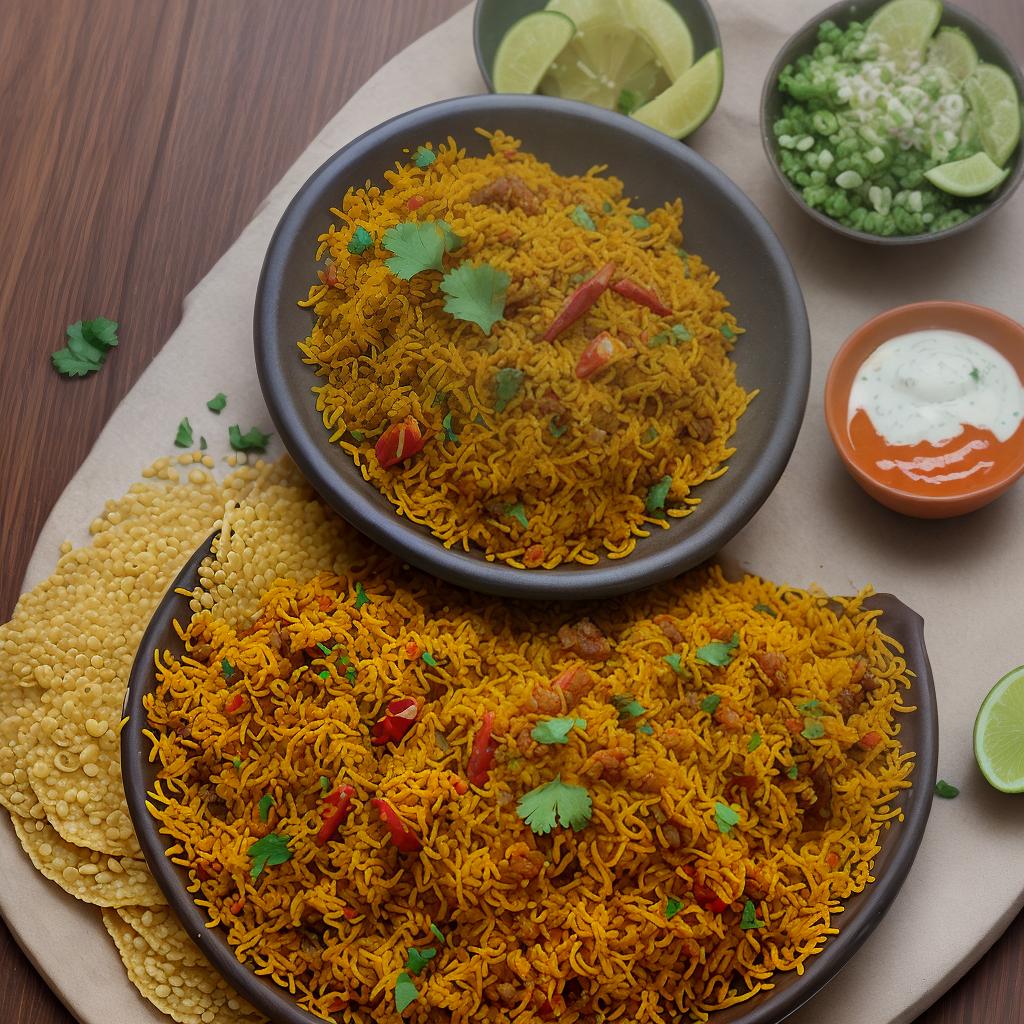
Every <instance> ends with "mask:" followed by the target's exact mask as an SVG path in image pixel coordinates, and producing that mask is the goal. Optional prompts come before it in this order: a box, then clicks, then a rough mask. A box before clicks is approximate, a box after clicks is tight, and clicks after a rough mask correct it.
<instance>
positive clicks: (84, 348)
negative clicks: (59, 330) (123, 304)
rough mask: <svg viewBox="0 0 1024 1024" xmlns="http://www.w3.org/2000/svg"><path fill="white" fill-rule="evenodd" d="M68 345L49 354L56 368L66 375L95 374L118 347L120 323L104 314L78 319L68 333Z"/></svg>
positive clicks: (68, 329)
mask: <svg viewBox="0 0 1024 1024" xmlns="http://www.w3.org/2000/svg"><path fill="white" fill-rule="evenodd" d="M65 333H66V334H67V339H68V341H67V346H66V347H65V348H62V349H58V350H57V351H56V352H54V353H53V354H52V355H51V356H50V361H51V362H52V363H53V367H54V369H55V370H56V371H57V372H58V373H61V374H63V375H64V376H65V377H84V376H86V374H89V373H95V372H96V371H97V370H98V369H99V368H100V367H101V366H102V365H103V363H104V362H105V361H106V358H107V354H108V353H109V351H110V350H111V349H112V348H116V346H117V323H116V322H115V321H113V320H108V319H107V318H106V317H104V316H99V317H96V319H95V320H78V321H76V322H75V323H73V324H71V325H70V326H69V327H68V328H67V330H66V332H65Z"/></svg>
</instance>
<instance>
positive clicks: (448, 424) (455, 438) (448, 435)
mask: <svg viewBox="0 0 1024 1024" xmlns="http://www.w3.org/2000/svg"><path fill="white" fill-rule="evenodd" d="M441 429H442V430H443V431H444V439H445V440H446V441H451V442H452V444H459V435H458V434H456V433H455V427H453V426H452V414H451V413H447V414H446V415H445V417H444V419H443V420H441Z"/></svg>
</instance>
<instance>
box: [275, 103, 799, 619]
mask: <svg viewBox="0 0 1024 1024" xmlns="http://www.w3.org/2000/svg"><path fill="white" fill-rule="evenodd" d="M478 126H483V127H485V128H490V129H495V128H503V129H505V130H506V131H508V132H510V133H512V134H513V135H516V136H519V137H520V138H522V139H523V143H524V146H525V148H526V149H528V150H530V151H531V152H533V153H536V154H537V155H538V156H540V157H541V158H542V159H544V160H547V161H550V162H551V164H552V165H553V166H554V168H555V170H556V171H559V172H560V173H563V174H576V173H582V172H584V171H586V170H587V169H589V168H590V167H593V166H594V165H595V164H603V163H607V164H608V165H609V169H610V172H611V173H612V174H615V175H618V176H619V177H621V178H622V179H623V180H624V181H625V183H626V190H627V192H628V193H629V194H630V195H633V196H636V197H638V199H639V201H640V203H641V204H643V205H644V206H656V205H659V204H661V203H663V202H665V201H666V200H669V199H673V198H675V197H677V196H680V195H681V196H682V197H683V201H684V203H685V206H686V219H685V224H684V229H685V236H686V246H687V248H688V249H690V250H692V251H693V252H695V253H699V254H700V255H701V256H702V257H703V258H704V260H705V262H706V263H708V264H709V265H710V266H711V267H713V268H714V269H715V270H716V271H718V273H719V274H720V275H721V278H722V284H721V287H722V290H723V291H724V292H725V294H726V296H727V297H728V298H729V300H730V302H731V303H732V309H733V312H735V314H736V317H737V319H738V320H739V322H740V323H741V324H742V325H743V326H744V327H745V328H746V329H747V333H746V334H744V335H743V338H742V340H741V341H740V342H739V343H738V344H737V346H736V350H735V355H734V358H735V361H736V372H737V376H738V378H739V382H740V383H741V384H742V385H743V386H744V387H745V388H747V389H753V388H758V389H760V394H759V395H758V396H757V398H756V399H755V400H754V401H753V402H752V403H751V405H750V408H749V409H748V410H747V412H746V413H745V414H744V416H743V418H742V419H741V420H740V424H739V428H738V430H737V432H736V435H735V438H734V441H733V444H734V445H735V447H736V454H735V455H734V456H733V457H732V458H731V459H730V460H729V471H728V472H727V473H726V474H725V475H724V476H723V477H721V478H720V479H718V480H715V481H713V482H710V483H708V484H705V485H704V486H702V487H701V488H700V489H699V492H698V493H699V494H700V497H701V498H702V503H701V505H700V507H699V508H698V510H697V511H696V512H695V513H694V514H693V515H691V516H688V517H686V518H685V519H680V520H676V521H674V522H673V523H672V525H671V527H670V528H669V529H667V530H655V531H654V532H653V535H652V536H651V537H649V538H647V539H645V540H642V541H640V542H639V543H638V544H637V547H636V550H635V551H634V552H633V553H632V554H631V555H630V556H629V557H628V558H623V559H620V560H617V561H609V560H607V559H602V560H601V562H600V563H599V564H597V565H595V566H590V567H583V566H578V565H565V566H560V567H558V568H557V569H552V570H532V571H531V570H526V569H514V568H511V567H509V566H506V565H504V564H502V563H501V562H488V561H487V560H486V559H485V557H484V555H483V554H482V552H479V551H473V552H470V553H467V552H463V551H457V550H450V551H449V550H446V549H445V548H444V547H443V546H442V544H441V542H440V541H438V540H437V539H435V538H434V537H433V536H432V535H431V534H430V533H429V532H428V531H427V530H426V529H425V528H424V527H421V526H417V525H415V524H413V523H410V522H409V520H408V519H406V518H404V517H400V516H399V515H398V514H397V513H396V512H395V509H394V508H393V507H392V505H391V504H390V503H389V502H388V501H387V499H386V498H385V497H384V496H383V495H382V494H380V492H378V491H377V490H376V489H375V488H374V487H372V486H371V485H370V484H368V483H366V481H364V480H363V478H362V476H361V475H360V473H359V470H358V469H357V468H356V466H355V465H354V464H353V462H352V460H351V458H350V457H349V456H348V455H346V454H345V453H344V452H343V451H342V450H341V449H340V448H339V447H338V446H337V445H333V444H331V443H330V442H329V441H328V435H327V431H326V430H325V429H324V426H323V423H322V422H321V419H320V416H319V414H318V413H317V411H316V407H315V404H314V398H313V395H312V394H311V391H310V389H311V387H312V386H313V384H314V382H315V380H316V378H315V377H314V375H313V373H312V371H311V370H310V368H309V367H308V366H306V365H305V364H303V363H302V361H301V359H300V356H299V351H298V348H297V347H296V343H297V341H298V340H299V339H301V338H303V337H305V336H306V335H307V334H308V333H309V330H310V326H311V322H312V321H311V314H310V313H309V311H307V310H304V309H300V308H299V307H298V305H297V304H296V303H297V300H299V299H300V298H303V297H304V296H305V295H306V294H307V291H308V288H309V285H310V282H311V281H314V280H315V277H314V274H315V271H316V269H317V265H316V264H315V263H314V261H313V256H314V253H315V248H316V238H317V235H318V234H320V233H321V232H322V231H323V230H324V229H325V227H326V226H327V225H328V223H329V222H330V220H331V216H330V213H329V207H330V206H331V205H332V204H335V203H337V202H338V201H339V200H340V199H341V197H342V196H344V194H345V192H346V190H347V189H348V188H349V187H350V186H352V185H360V184H363V183H364V182H366V181H367V180H368V179H369V180H373V181H378V182H382V181H383V172H384V171H385V170H386V169H387V168H388V167H389V166H391V165H393V164H394V162H395V160H397V159H398V158H399V157H400V155H401V153H402V149H403V148H405V147H411V148H415V147H416V146H418V145H420V144H421V143H423V142H425V141H427V140H433V141H435V142H436V141H438V140H439V139H444V138H446V137H447V136H448V135H452V136H454V137H455V139H456V140H457V141H458V142H459V144H460V145H463V146H466V147H467V148H468V149H469V150H470V151H471V152H476V153H479V154H481V155H482V154H483V153H484V152H486V151H487V150H486V146H487V143H486V141H485V140H484V139H482V138H480V136H478V135H476V134H475V133H474V129H475V128H476V127H478ZM255 341H256V366H257V369H258V371H259V377H260V386H261V387H262V389H263V395H264V398H265V399H266V402H267V405H268V406H269V408H270V413H271V415H272V416H273V419H274V422H275V424H276V426H277V430H278V432H279V433H280V435H281V439H282V440H283V442H284V444H285V447H286V448H287V449H288V451H289V453H290V454H291V456H292V458H293V459H294V460H295V462H296V463H297V464H298V466H299V468H300V469H301V470H302V472H303V473H304V474H305V475H306V477H307V478H308V479H309V481H310V483H312V485H313V486H314V487H315V488H316V489H317V490H318V491H319V492H320V494H321V495H322V496H323V498H324V500H325V501H326V502H327V503H328V504H329V505H331V506H332V507H333V508H334V509H335V510H336V511H337V512H339V513H340V514H341V515H342V516H344V517H345V519H347V520H348V521H349V522H350V523H352V524H353V525H354V526H355V527H357V528H358V529H359V530H361V531H362V532H363V533H365V534H367V535H368V536H369V537H371V538H372V539H373V540H375V541H376V542H377V543H378V544H380V545H382V546H383V547H385V548H388V549H389V550H391V551H392V552H394V553H395V554H397V555H400V556H401V557H402V558H404V559H405V560H406V561H408V562H410V563H412V564H413V565H415V566H418V567H419V568H421V569H425V570H426V571H427V572H430V573H433V574H434V575H435V576H440V577H441V578H443V579H446V580H449V581H450V582H452V583H456V584H459V585H460V586H464V587H469V588H470V589H473V590H481V591H485V592H487V593H492V594H498V595H502V596H505V597H519V598H544V599H575V598H583V597H587V598H596V597H606V596H609V595H611V594H621V593H625V592H627V591H630V590H635V589H637V588H638V587H641V586H646V585H648V584H651V583H656V582H658V581H659V580H664V579H667V578H669V577H671V576H675V575H677V574H678V573H680V572H682V571H683V570H685V569H689V568H691V567H692V566H694V565H697V564H698V563H699V562H701V561H703V560H704V559H705V558H707V557H708V556H709V555H711V554H713V553H714V552H715V551H717V550H718V549H719V548H720V547H722V545H724V544H725V543H726V541H728V540H729V539H730V538H731V537H732V536H733V535H734V534H735V533H737V532H738V531H739V530H740V528H741V527H743V525H744V524H745V523H746V522H747V521H748V520H749V519H750V517H751V516H753V514H754V513H755V512H756V511H757V509H758V508H759V507H760V506H761V504H762V503H763V502H764V500H765V499H766V498H767V497H768V495H769V494H770V493H771V491H772V488H773V487H774V486H775V484H776V483H777V482H778V479H779V477H780V476H781V475H782V471H783V469H784V468H785V465H786V463H787V462H788V460H789V456H790V453H791V452H792V450H793V445H794V443H795V442H796V436H797V433H798V431H799V429H800V423H801V420H802V418H803V413H804V406H805V405H806V402H807V387H808V380H809V375H810V335H809V330H808V326H807V314H806V311H805V309H804V302H803V296H802V295H801V292H800V285H799V284H798V283H797V279H796V275H795V274H794V273H793V268H792V266H791V265H790V262H789V259H788V258H787V256H786V254H785V252H784V250H783V248H782V245H781V244H780V242H779V240H778V239H777V238H776V236H775V234H774V232H773V231H772V229H771V228H770V227H769V226H768V223H767V221H766V220H765V219H764V217H763V216H762V215H761V213H760V212H759V211H758V209H757V208H756V207H755V206H754V204H753V203H752V202H751V201H750V200H749V199H748V198H747V197H746V196H745V195H744V194H743V193H742V192H741V191H740V190H739V189H738V188H737V187H736V186H735V185H734V184H733V183H732V182H731V181H730V180H729V179H728V178H727V177H726V176H725V175H724V174H723V173H722V172H721V171H720V170H718V169H717V168H716V167H714V166H713V165H712V164H710V163H708V162H707V161H706V160H704V159H703V158H702V157H700V156H698V155H697V154H696V153H694V152H693V151H692V150H690V149H688V148H687V147H686V146H680V145H679V144H678V143H677V142H675V141H673V140H672V139H669V138H668V137H667V136H665V135H662V134H660V133H659V132H656V131H654V130H652V129H650V128H647V127H646V126H645V125H642V124H639V123H637V122H635V121H631V120H630V119H629V118H625V117H622V116H621V115H619V114H615V113H611V112H610V111H606V110H600V109H599V108H597V107H593V106H588V105H586V104H583V103H572V102H567V101H564V100H554V99H549V98H547V97H543V96H497V95H492V96H488V95H485V96H469V97H465V98H462V99H455V100H446V101H444V102H441V103H434V104H431V105H430V106H427V107H421V108H420V109H419V110H413V111H410V112H409V113H408V114H402V115H401V116H400V117H396V118H394V119H393V120H391V121H388V122H386V123H385V124H382V125H380V126H379V127H377V128H374V129H373V130H372V131H370V132H367V134H365V135H363V136H361V137H360V138H358V139H356V140H355V141H354V142H351V143H350V144H349V145H348V146H346V147H345V148H344V149H342V150H341V151H340V152H338V153H336V154H335V155H334V156H333V157H331V159H330V160H328V161H327V163H325V164H324V165H323V166H322V167H321V168H320V169H319V170H318V171H316V173H315V174H314V175H313V176H312V177H311V178H310V179H309V181H307V182H306V184H305V185H303V187H302V189H301V190H300V191H299V194H298V195H297V196H296V197H295V199H293V200H292V203H291V205H290V206H289V207H288V209H287V210H286V211H285V214H284V216H283V217H282V219H281V223H280V224H279V225H278V227H277V231H276V232H275V233H274V237H273V239H272V240H271V243H270V248H269V250H268V252H267V257H266V261H265V263H264V265H263V273H262V276H261V277H260V282H259V288H258V290H257V293H256V315H255Z"/></svg>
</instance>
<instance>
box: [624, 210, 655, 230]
mask: <svg viewBox="0 0 1024 1024" xmlns="http://www.w3.org/2000/svg"><path fill="white" fill-rule="evenodd" d="M629 223H630V224H632V225H633V227H635V228H636V229H637V231H643V229H644V228H649V227H650V226H651V222H650V221H649V220H648V219H647V218H646V217H645V216H644V215H643V214H642V213H634V214H633V216H632V217H630V218H629Z"/></svg>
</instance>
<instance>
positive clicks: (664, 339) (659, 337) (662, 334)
mask: <svg viewBox="0 0 1024 1024" xmlns="http://www.w3.org/2000/svg"><path fill="white" fill-rule="evenodd" d="M671 341H672V335H671V334H670V333H669V332H668V331H659V332H658V333H657V334H655V335H654V337H653V338H648V339H647V347H648V348H661V346H662V345H668V344H669V343H670V342H671Z"/></svg>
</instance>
